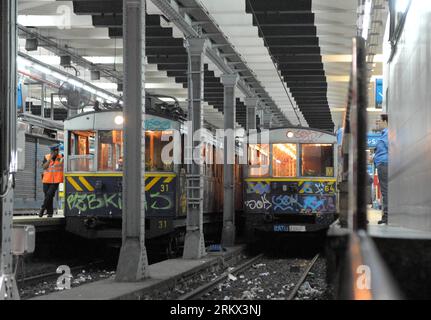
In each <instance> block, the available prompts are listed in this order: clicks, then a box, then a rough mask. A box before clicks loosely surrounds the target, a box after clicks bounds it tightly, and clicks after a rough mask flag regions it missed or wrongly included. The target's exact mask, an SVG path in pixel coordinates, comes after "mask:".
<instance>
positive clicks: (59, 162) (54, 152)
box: [39, 145, 63, 217]
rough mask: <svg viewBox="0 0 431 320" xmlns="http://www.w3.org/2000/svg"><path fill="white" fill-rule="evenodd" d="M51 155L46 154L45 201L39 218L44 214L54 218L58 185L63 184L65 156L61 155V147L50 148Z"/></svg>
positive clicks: (44, 165) (43, 166) (44, 161)
mask: <svg viewBox="0 0 431 320" xmlns="http://www.w3.org/2000/svg"><path fill="white" fill-rule="evenodd" d="M50 149H51V153H49V154H46V155H45V157H44V159H43V163H42V168H43V170H44V171H43V178H42V182H43V193H44V194H45V199H44V200H43V204H42V207H41V209H40V211H39V217H43V214H44V213H45V211H46V213H47V214H48V217H52V215H53V213H54V197H55V192H56V191H57V189H58V185H59V184H60V183H62V182H63V156H62V155H61V154H60V153H59V149H60V146H59V145H56V146H53V147H51V148H50Z"/></svg>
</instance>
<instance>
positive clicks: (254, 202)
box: [245, 194, 272, 211]
mask: <svg viewBox="0 0 431 320" xmlns="http://www.w3.org/2000/svg"><path fill="white" fill-rule="evenodd" d="M245 206H246V207H247V208H248V209H250V210H252V211H253V210H265V211H267V210H269V209H271V207H272V203H271V202H270V201H268V200H267V199H266V194H263V195H262V196H260V197H259V198H258V199H251V200H247V201H245Z"/></svg>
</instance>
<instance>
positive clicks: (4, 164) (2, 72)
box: [0, 0, 19, 300]
mask: <svg viewBox="0 0 431 320" xmlns="http://www.w3.org/2000/svg"><path fill="white" fill-rule="evenodd" d="M15 25H16V0H0V240H1V242H0V300H9V299H19V293H18V287H17V283H16V281H15V275H14V274H13V267H12V263H13V260H12V252H11V249H12V248H11V238H12V223H13V185H12V179H13V177H12V175H13V173H15V172H16V169H17V161H16V154H17V153H16V55H17V53H16V26H15Z"/></svg>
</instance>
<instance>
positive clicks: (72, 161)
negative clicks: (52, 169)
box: [67, 130, 96, 171]
mask: <svg viewBox="0 0 431 320" xmlns="http://www.w3.org/2000/svg"><path fill="white" fill-rule="evenodd" d="M95 153H96V132H95V131H82V130H81V131H79V130H77V131H70V132H69V150H68V163H67V169H68V170H69V171H93V170H94V169H95V163H94V155H95Z"/></svg>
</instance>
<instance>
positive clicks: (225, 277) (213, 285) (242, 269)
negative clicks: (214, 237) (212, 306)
mask: <svg viewBox="0 0 431 320" xmlns="http://www.w3.org/2000/svg"><path fill="white" fill-rule="evenodd" d="M263 258H264V254H259V255H257V256H255V257H253V258H251V259H249V260H247V261H246V262H244V263H242V264H241V265H239V266H237V267H235V268H234V269H232V270H230V271H226V272H224V273H223V274H221V275H220V276H218V277H217V278H216V279H214V280H213V281H211V282H209V283H206V284H204V285H202V286H200V287H198V288H196V289H194V290H192V291H190V292H188V293H185V294H183V295H182V296H180V297H178V300H198V299H206V298H207V297H204V296H205V295H206V294H210V295H211V292H213V291H217V287H218V286H219V285H220V284H222V283H223V282H227V281H229V278H230V277H231V278H235V277H232V276H234V275H239V274H244V273H246V272H247V271H248V269H250V268H251V267H256V266H259V265H263V263H261V264H259V263H258V262H260V261H262V260H263ZM318 258H319V254H317V255H315V256H314V258H313V259H311V260H310V261H309V262H308V263H307V265H306V266H305V268H303V270H302V272H301V275H300V277H299V279H297V280H296V283H295V285H294V286H293V288H291V289H289V290H288V295H287V296H286V297H285V298H284V299H286V300H293V299H295V297H296V296H297V294H298V290H299V289H300V288H301V285H302V284H303V283H304V281H305V280H306V279H307V276H308V275H309V273H310V270H311V269H312V268H313V266H314V264H315V263H316V261H317V260H318ZM289 263H291V262H289V260H285V264H286V265H289ZM269 273H270V272H264V273H261V275H262V274H268V275H269ZM249 283H250V281H249ZM244 289H245V288H242V289H241V290H244Z"/></svg>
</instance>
